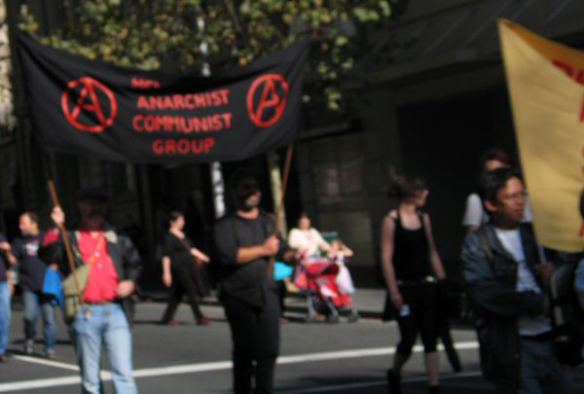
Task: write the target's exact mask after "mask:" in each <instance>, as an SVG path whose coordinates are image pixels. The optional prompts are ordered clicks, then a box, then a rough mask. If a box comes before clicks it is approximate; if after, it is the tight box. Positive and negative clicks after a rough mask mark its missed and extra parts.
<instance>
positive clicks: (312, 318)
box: [304, 314, 318, 323]
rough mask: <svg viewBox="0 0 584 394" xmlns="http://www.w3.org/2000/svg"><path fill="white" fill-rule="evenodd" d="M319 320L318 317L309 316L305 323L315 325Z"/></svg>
mask: <svg viewBox="0 0 584 394" xmlns="http://www.w3.org/2000/svg"><path fill="white" fill-rule="evenodd" d="M317 320H318V319H317V318H316V315H312V314H311V315H308V316H306V319H304V323H315V322H316V321H317Z"/></svg>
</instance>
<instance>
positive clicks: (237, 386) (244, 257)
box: [214, 173, 294, 394]
mask: <svg viewBox="0 0 584 394" xmlns="http://www.w3.org/2000/svg"><path fill="white" fill-rule="evenodd" d="M231 187H232V192H233V194H234V197H235V200H236V204H237V211H236V212H235V213H233V214H230V215H227V216H225V217H224V218H222V219H220V220H219V221H218V222H217V224H216V225H215V228H214V241H215V261H214V264H218V268H217V270H218V271H219V278H218V282H219V283H218V287H219V299H220V301H221V303H222V304H223V307H224V308H225V314H226V315H227V320H228V321H229V327H230V329H231V337H232V340H233V386H234V392H235V393H236V394H250V393H252V392H253V393H256V394H267V393H272V392H273V391H274V368H275V364H276V358H277V357H278V352H279V341H280V338H279V337H280V328H279V317H280V307H279V300H278V286H277V285H276V283H275V282H274V280H273V278H271V277H270V275H269V273H268V262H269V260H270V258H274V257H278V258H279V259H284V260H286V261H291V260H292V259H293V258H294V253H293V252H292V251H291V250H289V249H288V248H287V246H286V245H285V244H284V242H283V241H282V240H281V239H280V238H279V237H277V236H276V235H274V234H275V223H274V220H273V218H272V216H271V215H268V214H266V213H264V212H262V211H261V210H260V209H259V204H260V200H261V193H260V189H259V186H258V184H257V181H256V180H255V179H254V178H253V177H251V176H249V175H246V174H244V173H240V174H239V175H237V176H236V178H235V179H233V180H232V182H231ZM254 363H255V365H254ZM254 375H255V388H253V389H252V377H253V376H254Z"/></svg>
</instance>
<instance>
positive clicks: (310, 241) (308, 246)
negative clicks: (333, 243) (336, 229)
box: [288, 228, 327, 256]
mask: <svg viewBox="0 0 584 394" xmlns="http://www.w3.org/2000/svg"><path fill="white" fill-rule="evenodd" d="M325 244H327V242H326V241H325V240H324V238H323V237H322V235H320V233H319V232H318V230H317V229H315V228H311V229H308V230H300V229H299V228H293V229H292V230H290V234H288V245H290V247H291V248H294V249H298V250H306V251H308V255H309V256H314V255H320V249H321V246H322V245H325Z"/></svg>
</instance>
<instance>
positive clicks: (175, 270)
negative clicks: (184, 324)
mask: <svg viewBox="0 0 584 394" xmlns="http://www.w3.org/2000/svg"><path fill="white" fill-rule="evenodd" d="M184 226H185V218H184V216H183V214H182V213H180V212H171V213H170V229H169V231H168V233H166V235H165V237H164V244H163V251H162V253H163V257H162V271H163V272H162V281H163V282H164V285H165V286H166V287H171V286H172V285H173V284H174V292H173V294H172V296H171V299H170V301H169V303H168V305H167V307H166V311H165V312H164V315H163V317H162V323H163V324H170V325H174V324H176V320H174V314H175V313H176V310H177V309H178V306H179V305H180V303H181V301H182V299H183V296H184V295H185V293H186V294H187V296H188V297H189V303H190V305H191V309H192V310H193V314H194V315H195V319H196V321H197V324H198V325H200V326H206V325H208V324H209V319H207V318H206V317H205V315H203V312H201V308H200V307H199V301H198V299H199V297H200V296H202V289H200V288H199V287H200V283H199V284H197V283H196V282H195V278H193V276H192V268H193V267H192V266H193V264H196V265H197V266H198V265H202V264H207V263H208V262H209V257H208V256H207V255H206V254H204V253H203V252H201V251H200V250H199V249H197V248H195V247H193V245H192V242H191V240H190V239H189V238H188V237H187V236H186V235H185V233H184V232H183V228H184ZM197 268H199V267H197Z"/></svg>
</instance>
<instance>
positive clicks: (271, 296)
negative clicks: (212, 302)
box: [221, 289, 280, 394]
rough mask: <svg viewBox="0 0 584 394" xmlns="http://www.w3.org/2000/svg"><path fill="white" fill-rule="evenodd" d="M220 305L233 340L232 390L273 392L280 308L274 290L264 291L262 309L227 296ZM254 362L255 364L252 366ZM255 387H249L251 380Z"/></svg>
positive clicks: (237, 393)
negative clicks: (253, 381)
mask: <svg viewBox="0 0 584 394" xmlns="http://www.w3.org/2000/svg"><path fill="white" fill-rule="evenodd" d="M221 303H222V304H223V307H224V308H225V314H226V315H227V320H228V322H229V327H230V329H231V339H232V341H233V391H234V393H235V394H251V393H254V394H270V393H273V392H274V371H275V366H276V358H277V357H278V353H279V348H280V324H279V318H280V307H279V305H278V293H277V290H276V289H269V290H267V291H266V292H265V303H264V306H263V307H255V306H251V305H249V304H247V303H246V302H245V301H242V300H240V299H238V298H235V297H233V296H229V295H225V294H224V295H222V296H221ZM254 363H255V365H254ZM254 376H255V386H254V388H252V378H253V377H254Z"/></svg>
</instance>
